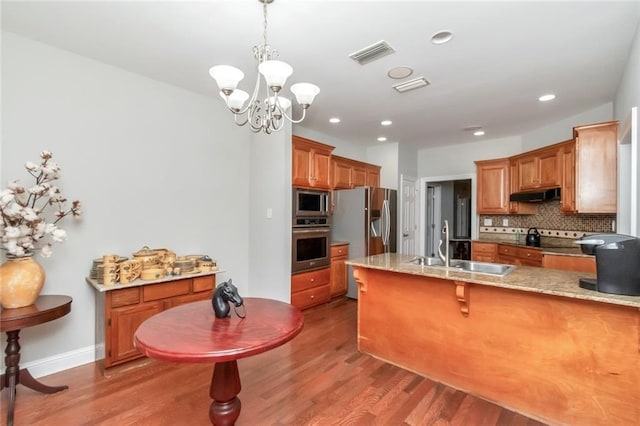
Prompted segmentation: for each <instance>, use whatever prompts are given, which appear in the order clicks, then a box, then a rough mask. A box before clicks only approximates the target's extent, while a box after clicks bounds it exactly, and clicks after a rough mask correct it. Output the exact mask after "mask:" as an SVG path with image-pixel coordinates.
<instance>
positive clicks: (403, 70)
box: [387, 67, 413, 80]
mask: <svg viewBox="0 0 640 426" xmlns="http://www.w3.org/2000/svg"><path fill="white" fill-rule="evenodd" d="M411 74H413V70H412V69H411V68H409V67H395V68H391V69H390V70H389V72H388V73H387V75H388V76H389V77H390V78H393V79H396V80H399V79H402V78H407V77H409V76H410V75H411Z"/></svg>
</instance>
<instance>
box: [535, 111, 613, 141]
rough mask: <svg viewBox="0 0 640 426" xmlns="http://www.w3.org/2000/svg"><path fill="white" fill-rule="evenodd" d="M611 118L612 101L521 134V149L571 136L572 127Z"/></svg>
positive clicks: (564, 139)
mask: <svg viewBox="0 0 640 426" xmlns="http://www.w3.org/2000/svg"><path fill="white" fill-rule="evenodd" d="M612 119H613V103H612V102H608V103H606V104H603V105H600V106H598V107H595V108H592V109H589V110H587V111H583V112H581V113H580V114H576V115H574V116H571V117H567V118H564V119H562V120H559V121H556V122H553V123H550V124H548V125H547V126H544V127H541V128H539V129H536V130H534V131H533V132H529V133H526V134H523V135H522V151H523V152H526V151H531V150H534V149H536V148H541V147H543V146H547V145H552V144H554V143H558V142H562V141H566V140H569V139H571V138H573V128H574V127H575V126H581V125H584V124H592V123H600V122H603V121H610V120H612Z"/></svg>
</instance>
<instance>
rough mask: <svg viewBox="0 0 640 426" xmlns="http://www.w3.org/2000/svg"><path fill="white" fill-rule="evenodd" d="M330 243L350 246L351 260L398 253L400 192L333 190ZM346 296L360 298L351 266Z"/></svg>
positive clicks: (360, 189)
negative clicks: (397, 233)
mask: <svg viewBox="0 0 640 426" xmlns="http://www.w3.org/2000/svg"><path fill="white" fill-rule="evenodd" d="M333 201H334V209H333V216H332V219H331V240H332V241H345V242H348V243H349V258H350V259H355V258H360V257H366V256H371V255H374V254H380V253H395V252H396V227H397V223H396V222H397V213H396V212H397V207H396V206H397V193H396V190H395V189H387V188H373V187H366V186H364V187H359V188H354V189H341V190H336V191H333ZM348 275H349V287H348V291H347V297H351V298H353V299H357V298H358V287H357V284H356V282H355V279H354V278H353V268H352V267H349V270H348Z"/></svg>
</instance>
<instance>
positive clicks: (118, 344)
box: [105, 301, 163, 366]
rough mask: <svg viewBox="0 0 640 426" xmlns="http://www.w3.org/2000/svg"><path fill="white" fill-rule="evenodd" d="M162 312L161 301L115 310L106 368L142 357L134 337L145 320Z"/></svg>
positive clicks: (112, 315)
mask: <svg viewBox="0 0 640 426" xmlns="http://www.w3.org/2000/svg"><path fill="white" fill-rule="evenodd" d="M162 310H163V304H162V302H161V301H158V302H151V303H143V304H140V305H134V306H128V307H123V308H115V309H113V310H112V311H111V324H110V327H109V330H108V333H110V336H111V337H110V341H111V348H106V349H107V352H108V353H107V354H105V358H106V359H107V362H106V363H105V364H106V366H110V365H113V364H114V363H116V362H119V361H123V360H127V359H132V358H138V357H141V356H142V355H141V354H140V352H138V350H137V349H136V348H135V346H134V345H133V335H134V333H135V332H136V330H137V329H138V327H139V326H140V324H142V323H143V322H144V320H146V319H147V318H150V317H151V316H153V315H155V314H157V313H159V312H162Z"/></svg>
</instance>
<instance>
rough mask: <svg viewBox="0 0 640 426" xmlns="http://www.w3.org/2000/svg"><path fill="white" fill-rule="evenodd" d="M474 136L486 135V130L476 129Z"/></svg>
mask: <svg viewBox="0 0 640 426" xmlns="http://www.w3.org/2000/svg"><path fill="white" fill-rule="evenodd" d="M473 135H474V136H484V130H476V131H475V132H473Z"/></svg>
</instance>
